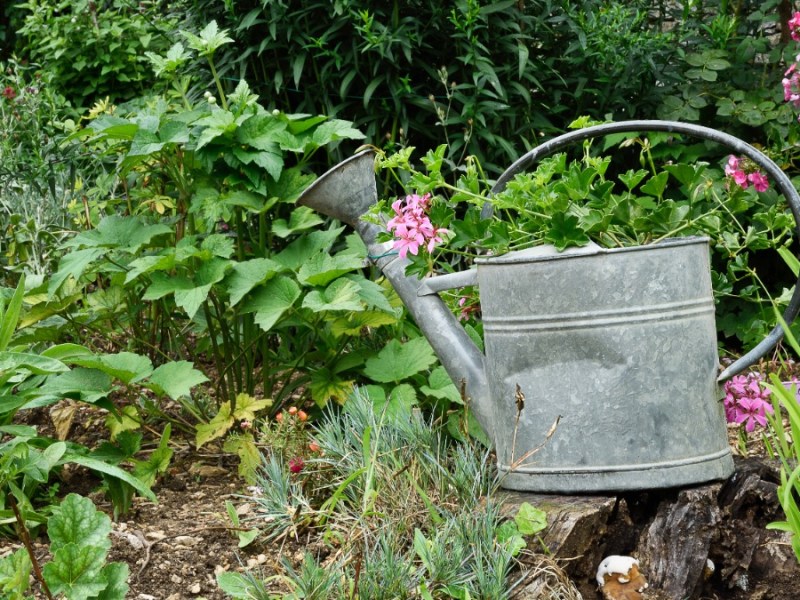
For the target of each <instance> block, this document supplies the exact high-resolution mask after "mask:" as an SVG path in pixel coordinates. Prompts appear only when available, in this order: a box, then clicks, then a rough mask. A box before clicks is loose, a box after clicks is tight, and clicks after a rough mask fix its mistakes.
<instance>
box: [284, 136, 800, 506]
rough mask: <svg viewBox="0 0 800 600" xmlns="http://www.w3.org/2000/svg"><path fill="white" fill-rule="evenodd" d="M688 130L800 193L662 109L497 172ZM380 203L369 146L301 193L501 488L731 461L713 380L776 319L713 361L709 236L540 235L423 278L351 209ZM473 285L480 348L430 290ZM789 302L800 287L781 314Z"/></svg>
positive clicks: (627, 477)
mask: <svg viewBox="0 0 800 600" xmlns="http://www.w3.org/2000/svg"><path fill="white" fill-rule="evenodd" d="M641 130H660V131H675V132H677V133H687V134H689V135H697V136H699V137H704V138H706V139H712V140H713V141H716V142H720V143H723V144H726V145H728V146H731V147H732V148H733V149H734V150H735V151H736V152H737V153H738V154H742V155H745V156H748V157H749V158H751V159H753V160H754V161H755V162H756V163H757V164H759V165H760V166H762V168H765V169H766V170H767V172H768V173H769V174H770V175H771V176H772V177H773V178H774V179H775V180H776V187H777V188H778V189H779V191H781V192H782V193H783V194H784V195H785V196H786V197H787V199H788V200H789V204H790V207H791V209H792V211H793V214H794V217H795V220H796V221H797V220H798V215H800V196H798V194H797V191H796V190H795V189H794V187H793V185H792V184H791V181H790V180H789V179H788V178H787V177H786V176H785V174H783V172H782V171H781V170H780V169H779V168H778V167H777V165H775V164H774V163H773V162H772V161H771V160H770V159H768V158H767V157H766V156H764V155H763V154H761V153H760V152H759V151H758V150H756V149H755V148H753V147H752V146H750V145H748V144H746V143H744V142H742V141H741V140H738V139H737V138H733V137H731V136H728V135H726V134H722V133H721V132H717V131H715V130H710V129H707V128H703V127H700V126H695V125H687V124H681V123H678V122H671V121H629V122H622V123H617V124H607V125H600V126H595V127H591V128H587V129H586V130H580V131H577V132H571V133H569V134H565V135H564V136H559V137H558V138H555V139H554V140H551V141H550V142H548V143H545V144H544V145H542V146H540V147H539V148H537V149H534V150H533V151H531V152H529V153H528V154H526V155H525V156H523V157H522V158H521V159H520V160H518V161H517V162H515V163H514V164H513V165H512V166H511V167H509V169H508V170H507V171H506V172H505V173H504V174H503V175H502V176H501V177H500V178H499V179H498V183H497V184H496V185H495V188H494V190H495V191H499V190H500V189H502V187H503V186H504V185H505V183H507V181H509V180H510V179H511V177H512V176H513V175H514V174H515V173H516V172H517V171H519V170H520V169H522V168H525V167H527V166H529V165H530V164H532V163H533V162H535V161H536V160H537V159H538V158H540V157H541V156H544V155H546V154H548V153H551V152H553V151H555V150H558V149H560V148H561V147H563V146H564V145H567V144H569V143H573V142H574V141H576V140H581V139H588V138H590V137H594V136H596V135H604V134H607V133H617V132H621V131H641ZM375 202H377V192H376V185H375V177H374V167H373V156H372V154H371V153H370V152H362V153H360V154H357V155H356V156H354V157H351V158H350V159H347V160H346V161H344V162H342V163H340V164H339V165H337V166H336V167H334V168H332V169H331V170H330V171H328V172H327V173H326V174H325V175H323V176H322V177H320V178H319V179H318V180H317V181H316V182H314V183H313V184H312V185H311V186H310V187H309V188H308V189H307V190H306V192H305V193H304V194H303V195H302V196H301V197H300V199H299V200H298V203H299V204H302V205H306V206H310V207H312V208H314V209H315V210H317V211H319V212H321V213H323V214H326V215H328V216H331V217H334V218H336V219H339V220H340V221H342V222H344V223H348V224H350V225H351V226H353V227H354V228H355V229H356V231H358V233H359V234H360V235H361V237H362V238H363V239H364V241H365V243H366V244H367V248H368V251H369V254H370V255H371V256H376V257H378V258H376V259H375V264H376V265H377V266H378V267H379V268H380V269H381V270H382V271H383V273H384V275H385V276H386V277H387V279H388V280H389V281H390V282H391V283H392V285H393V286H394V288H395V290H396V291H397V293H398V295H399V296H400V298H401V299H402V300H403V302H404V304H405V305H406V307H407V308H408V310H409V312H410V313H411V315H412V316H413V318H414V319H415V320H416V322H417V324H418V325H419V327H420V329H421V330H422V332H423V333H424V335H425V336H426V338H427V339H428V341H429V342H430V343H431V345H432V346H433V349H434V351H435V352H436V354H437V355H438V357H439V359H440V360H441V362H442V364H443V366H444V367H445V369H446V370H447V372H448V374H449V375H450V377H451V378H452V380H453V382H454V383H455V384H456V386H457V387H459V388H460V389H462V390H464V391H465V393H466V396H467V401H468V402H469V409H470V410H471V411H472V412H473V413H474V414H475V416H476V417H477V419H478V421H479V422H480V424H481V426H482V427H483V429H484V430H485V432H486V433H487V435H488V437H489V439H490V440H492V442H493V444H494V448H495V450H496V454H497V465H498V469H499V471H500V475H501V478H500V485H501V486H503V487H505V488H508V489H515V490H522V491H536V492H549V493H587V492H588V493H591V492H603V491H621V490H641V489H653V488H665V487H677V486H684V485H691V484H697V483H702V482H707V481H711V480H716V479H724V478H726V477H728V476H730V475H731V474H732V472H733V460H732V458H731V454H730V448H729V445H728V440H727V428H726V424H725V417H724V410H723V406H722V402H721V393H720V389H719V382H720V381H721V379H724V378H727V377H730V376H732V375H734V374H735V373H737V372H739V371H741V370H742V369H744V368H746V367H747V366H749V365H750V364H752V363H753V362H755V361H756V360H757V359H758V358H759V357H760V356H762V355H763V354H764V353H765V352H767V351H768V350H769V349H771V348H772V347H774V345H775V344H776V343H777V341H778V340H779V339H780V336H781V334H782V331H781V329H780V328H779V327H776V328H775V329H774V330H773V331H772V332H771V334H770V335H769V336H768V337H767V339H765V340H764V341H762V342H761V343H760V344H759V345H758V346H756V347H755V348H754V349H752V350H751V351H750V352H749V353H748V354H747V355H745V356H744V357H742V358H741V359H740V360H739V361H736V362H735V363H734V364H733V365H731V366H729V367H728V368H727V369H726V370H725V371H724V372H723V373H722V374H720V373H719V364H718V358H717V343H716V339H717V336H716V326H715V322H714V301H713V296H712V289H711V276H710V266H709V248H708V240H707V239H705V238H680V239H675V240H666V241H664V242H661V243H659V244H653V245H648V246H641V247H633V248H620V249H611V250H608V249H602V248H599V247H597V246H595V245H590V246H587V247H583V248H576V249H569V250H567V251H565V252H562V253H559V252H556V251H555V250H554V249H552V248H548V247H540V248H534V249H531V250H525V251H519V252H512V253H509V254H506V255H503V256H498V257H489V258H480V259H477V260H476V263H477V268H476V269H471V270H470V271H468V272H464V273H457V274H451V275H443V276H439V277H433V278H427V279H423V280H419V279H417V278H416V277H413V276H411V277H409V276H406V274H405V268H406V266H407V265H408V261H407V260H406V259H401V258H399V257H398V256H397V255H396V254H393V253H391V252H387V248H386V246H385V245H383V244H381V243H379V242H378V241H377V239H378V235H379V233H380V232H381V231H383V228H381V227H380V226H379V225H377V224H375V223H372V222H368V221H365V220H363V219H362V218H361V217H362V216H363V214H364V213H365V212H367V211H368V210H369V208H370V207H371V206H372V205H373V204H374V203H375ZM474 284H477V285H478V287H479V295H480V302H481V310H482V319H483V323H484V345H485V352H482V351H480V350H479V349H478V348H477V347H476V346H475V344H474V343H473V342H472V340H471V339H470V338H469V336H468V335H467V334H466V332H465V331H464V329H463V328H462V327H461V325H460V323H459V322H458V321H457V319H456V318H455V316H454V315H453V314H452V313H451V311H450V309H449V308H448V307H447V306H446V305H445V303H444V302H443V301H442V300H441V299H440V298H439V296H438V294H439V293H440V292H441V291H444V290H446V289H451V288H456V287H462V286H466V285H474ZM798 311H800V286H796V288H795V293H794V295H793V297H792V299H791V301H790V303H789V307H788V308H787V310H786V312H785V313H784V315H783V316H784V320H785V321H786V322H787V323H788V322H791V320H792V319H793V318H794V317H795V315H796V314H797V312H798Z"/></svg>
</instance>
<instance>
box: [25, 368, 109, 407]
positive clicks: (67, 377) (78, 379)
mask: <svg viewBox="0 0 800 600" xmlns="http://www.w3.org/2000/svg"><path fill="white" fill-rule="evenodd" d="M111 387H112V381H111V377H110V376H109V375H108V374H107V373H104V372H103V371H100V370H98V369H87V368H84V367H78V368H76V369H72V370H71V371H68V372H66V373H62V374H60V375H51V376H50V377H48V378H47V381H45V383H44V385H42V386H41V387H40V388H39V393H40V394H43V395H47V394H52V395H56V396H66V397H68V398H76V399H80V400H82V401H83V402H89V403H94V402H97V401H98V400H99V399H101V398H105V397H106V396H107V395H108V393H109V392H110V391H111Z"/></svg>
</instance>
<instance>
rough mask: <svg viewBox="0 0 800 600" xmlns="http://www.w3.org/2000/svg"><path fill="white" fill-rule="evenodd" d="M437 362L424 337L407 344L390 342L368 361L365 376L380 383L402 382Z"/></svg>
mask: <svg viewBox="0 0 800 600" xmlns="http://www.w3.org/2000/svg"><path fill="white" fill-rule="evenodd" d="M435 362H436V356H435V355H434V353H433V348H431V345H430V344H429V343H428V340H426V339H425V338H423V337H418V338H414V339H412V340H409V341H408V342H406V343H405V344H401V343H400V342H399V341H398V340H390V341H389V343H387V344H386V346H384V348H383V350H381V351H380V352H379V353H378V355H377V356H375V357H373V358H370V359H369V360H367V364H366V366H365V367H364V375H366V376H367V377H369V378H370V379H372V380H373V381H377V382H378V383H392V382H400V381H402V380H403V379H407V378H408V377H411V376H413V375H416V374H417V373H419V372H421V371H424V370H425V369H427V368H428V367H430V366H431V365H433V364H434V363H435Z"/></svg>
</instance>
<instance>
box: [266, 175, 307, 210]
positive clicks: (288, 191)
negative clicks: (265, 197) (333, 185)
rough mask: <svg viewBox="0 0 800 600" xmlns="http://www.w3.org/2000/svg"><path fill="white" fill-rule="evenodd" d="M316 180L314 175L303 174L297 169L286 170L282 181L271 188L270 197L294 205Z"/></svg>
mask: <svg viewBox="0 0 800 600" xmlns="http://www.w3.org/2000/svg"><path fill="white" fill-rule="evenodd" d="M314 179H316V177H315V176H314V175H312V174H310V173H303V171H301V170H300V169H299V168H297V167H292V168H290V169H284V170H283V171H282V172H281V177H280V179H278V181H276V182H275V183H273V184H271V185H270V186H269V195H270V196H272V197H275V198H278V199H279V200H280V201H281V202H287V203H292V202H294V201H295V200H297V198H298V197H299V196H300V194H301V193H303V191H304V190H305V189H306V188H307V187H308V186H309V185H310V184H311V182H312V181H314Z"/></svg>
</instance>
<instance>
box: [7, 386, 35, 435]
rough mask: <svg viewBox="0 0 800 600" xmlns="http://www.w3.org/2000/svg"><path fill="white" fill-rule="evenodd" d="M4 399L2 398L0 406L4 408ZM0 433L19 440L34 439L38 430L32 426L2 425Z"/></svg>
mask: <svg viewBox="0 0 800 600" xmlns="http://www.w3.org/2000/svg"><path fill="white" fill-rule="evenodd" d="M3 402H4V397H3V396H0V406H3ZM0 433H3V434H7V435H10V436H13V437H18V438H32V437H34V436H35V435H36V428H35V427H31V426H30V425H0Z"/></svg>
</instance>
